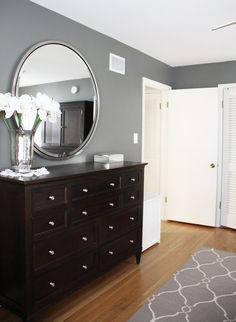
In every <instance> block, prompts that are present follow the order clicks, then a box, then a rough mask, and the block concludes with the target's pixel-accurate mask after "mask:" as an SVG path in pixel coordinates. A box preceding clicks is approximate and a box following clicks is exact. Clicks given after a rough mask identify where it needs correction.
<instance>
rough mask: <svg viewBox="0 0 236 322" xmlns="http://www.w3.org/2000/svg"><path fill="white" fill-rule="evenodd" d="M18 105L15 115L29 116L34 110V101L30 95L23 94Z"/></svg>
mask: <svg viewBox="0 0 236 322" xmlns="http://www.w3.org/2000/svg"><path fill="white" fill-rule="evenodd" d="M19 102H20V105H19V107H18V109H17V113H20V114H29V113H30V112H31V111H34V110H35V109H36V107H35V103H34V99H33V97H31V96H30V95H27V94H24V95H21V96H20V97H19Z"/></svg>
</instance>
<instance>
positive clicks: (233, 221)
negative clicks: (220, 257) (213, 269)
mask: <svg viewBox="0 0 236 322" xmlns="http://www.w3.org/2000/svg"><path fill="white" fill-rule="evenodd" d="M223 99H224V109H223V140H222V141H223V168H222V196H221V225H222V226H226V227H230V228H234V229H236V87H231V88H225V89H224V92H223Z"/></svg>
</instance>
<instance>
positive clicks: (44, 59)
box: [12, 41, 99, 159]
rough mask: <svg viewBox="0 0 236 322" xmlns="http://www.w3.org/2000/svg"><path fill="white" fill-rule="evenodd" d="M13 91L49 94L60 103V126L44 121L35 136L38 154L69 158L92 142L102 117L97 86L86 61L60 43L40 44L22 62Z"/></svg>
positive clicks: (58, 122)
mask: <svg viewBox="0 0 236 322" xmlns="http://www.w3.org/2000/svg"><path fill="white" fill-rule="evenodd" d="M12 92H13V94H14V95H17V96H20V95H23V94H29V95H33V96H35V95H36V94H37V93H38V92H41V93H43V94H47V95H48V96H49V97H52V98H53V99H54V100H56V101H57V102H59V103H60V108H61V117H60V118H58V121H57V123H50V122H47V121H46V122H43V123H41V124H40V126H39V127H38V129H37V131H36V134H35V151H36V152H37V153H39V154H40V155H41V156H43V157H45V158H48V159H67V158H70V157H72V156H73V155H75V154H78V153H79V152H81V151H82V150H83V148H84V147H85V146H86V145H87V144H88V143H89V141H90V140H91V138H92V136H93V134H94V131H95V129H96V125H97V121H98V114H99V95H98V89H97V83H96V80H95V78H94V75H93V72H92V70H91V68H90V67H89V65H88V63H87V61H86V60H85V59H84V58H83V57H82V56H81V54H80V53H79V52H78V51H77V50H75V49H74V48H72V47H70V46H68V45H67V44H64V43H61V42H57V41H47V42H43V43H39V44H37V45H35V46H34V47H33V48H31V49H30V50H29V51H28V52H27V53H26V54H25V55H24V57H23V58H22V59H21V61H20V63H19V65H18V67H17V70H16V73H15V77H14V80H13V87H12Z"/></svg>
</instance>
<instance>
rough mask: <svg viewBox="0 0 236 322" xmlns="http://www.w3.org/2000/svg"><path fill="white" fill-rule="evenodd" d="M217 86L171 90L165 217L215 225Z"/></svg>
mask: <svg viewBox="0 0 236 322" xmlns="http://www.w3.org/2000/svg"><path fill="white" fill-rule="evenodd" d="M217 150H218V89H217V88H201V89H184V90H173V91H170V97H169V110H168V161H167V204H166V217H167V219H168V220H176V221H181V222H187V223H193V224H200V225H207V226H215V221H216V218H215V217H216V191H217Z"/></svg>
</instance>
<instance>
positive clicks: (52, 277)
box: [34, 252, 97, 301]
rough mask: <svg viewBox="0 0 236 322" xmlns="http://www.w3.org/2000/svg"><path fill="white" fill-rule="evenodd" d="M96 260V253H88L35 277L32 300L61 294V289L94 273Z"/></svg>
mask: <svg viewBox="0 0 236 322" xmlns="http://www.w3.org/2000/svg"><path fill="white" fill-rule="evenodd" d="M96 258H97V257H96V253H95V252H90V253H88V254H86V255H83V256H81V257H80V258H74V259H73V260H70V261H69V262H67V263H66V264H64V265H61V266H60V267H58V268H57V269H54V270H51V271H50V272H48V273H45V274H42V275H41V276H39V277H36V278H35V281H34V299H35V300H36V301H38V300H41V299H43V298H45V297H47V296H49V295H51V294H53V293H57V292H62V291H63V288H68V287H69V286H71V283H73V282H75V281H79V280H82V279H84V278H86V277H87V276H88V275H91V274H93V273H95V272H96V266H97V260H96Z"/></svg>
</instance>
